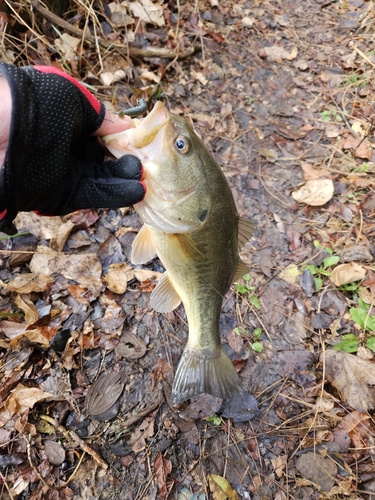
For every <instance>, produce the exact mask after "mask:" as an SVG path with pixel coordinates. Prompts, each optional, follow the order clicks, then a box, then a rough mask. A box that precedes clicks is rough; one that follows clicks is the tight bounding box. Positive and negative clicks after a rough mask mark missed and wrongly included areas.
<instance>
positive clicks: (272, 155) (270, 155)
mask: <svg viewBox="0 0 375 500" xmlns="http://www.w3.org/2000/svg"><path fill="white" fill-rule="evenodd" d="M259 154H260V155H261V156H263V157H264V158H265V159H266V160H267V161H269V162H271V163H274V162H275V161H276V160H277V159H278V157H279V155H278V153H277V151H276V150H275V149H265V148H259Z"/></svg>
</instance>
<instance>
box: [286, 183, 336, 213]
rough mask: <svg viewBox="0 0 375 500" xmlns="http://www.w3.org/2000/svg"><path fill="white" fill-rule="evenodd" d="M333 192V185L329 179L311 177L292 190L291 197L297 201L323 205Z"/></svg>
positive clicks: (315, 205)
mask: <svg viewBox="0 0 375 500" xmlns="http://www.w3.org/2000/svg"><path fill="white" fill-rule="evenodd" d="M333 194H334V186H333V182H332V180H331V179H311V180H309V181H307V182H306V183H305V184H304V185H303V186H302V187H300V188H299V189H297V190H296V191H293V193H292V198H293V199H294V200H296V201H298V203H306V205H311V206H313V207H320V206H321V205H325V204H326V203H327V202H328V201H329V200H330V199H331V198H332V197H333Z"/></svg>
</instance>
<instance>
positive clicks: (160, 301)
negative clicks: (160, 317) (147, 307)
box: [150, 272, 181, 313]
mask: <svg viewBox="0 0 375 500" xmlns="http://www.w3.org/2000/svg"><path fill="white" fill-rule="evenodd" d="M180 303H181V298H180V296H179V295H178V293H177V292H176V290H175V289H174V287H173V285H172V283H171V281H170V279H169V276H168V273H167V272H165V273H164V274H163V276H162V278H161V280H160V281H159V283H158V284H157V285H156V288H155V289H154V291H153V292H152V294H151V299H150V304H151V307H152V308H153V309H155V311H157V312H160V313H167V312H171V311H173V309H176V307H177V306H178V305H179V304H180Z"/></svg>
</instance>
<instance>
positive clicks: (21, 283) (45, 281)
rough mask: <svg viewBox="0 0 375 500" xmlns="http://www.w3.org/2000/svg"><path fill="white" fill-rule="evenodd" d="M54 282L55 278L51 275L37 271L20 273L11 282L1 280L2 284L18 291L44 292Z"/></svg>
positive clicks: (13, 290) (12, 290)
mask: <svg viewBox="0 0 375 500" xmlns="http://www.w3.org/2000/svg"><path fill="white" fill-rule="evenodd" d="M52 282H53V279H52V278H51V277H50V276H46V275H43V274H40V275H38V274H35V273H25V274H19V275H18V276H16V277H15V278H14V280H12V281H10V282H9V283H4V282H3V281H1V280H0V284H1V286H3V287H5V288H7V289H8V290H10V291H11V292H17V293H30V292H44V291H46V290H47V288H48V285H49V284H50V283H52Z"/></svg>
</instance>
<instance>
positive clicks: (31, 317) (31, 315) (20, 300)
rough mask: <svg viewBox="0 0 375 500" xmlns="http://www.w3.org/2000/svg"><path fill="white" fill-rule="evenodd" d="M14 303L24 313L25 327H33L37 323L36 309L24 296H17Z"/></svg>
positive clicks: (37, 314)
mask: <svg viewBox="0 0 375 500" xmlns="http://www.w3.org/2000/svg"><path fill="white" fill-rule="evenodd" d="M14 302H15V303H16V305H17V306H18V307H19V308H20V309H22V311H23V312H24V313H25V322H26V325H27V326H29V325H33V324H34V323H36V322H37V321H38V319H39V313H38V309H37V308H36V307H35V305H34V304H33V302H32V301H31V300H30V299H29V298H28V297H27V296H26V295H17V297H16V298H15V299H14Z"/></svg>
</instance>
